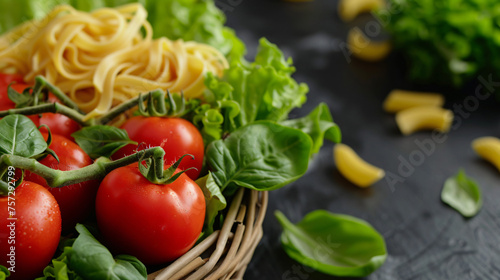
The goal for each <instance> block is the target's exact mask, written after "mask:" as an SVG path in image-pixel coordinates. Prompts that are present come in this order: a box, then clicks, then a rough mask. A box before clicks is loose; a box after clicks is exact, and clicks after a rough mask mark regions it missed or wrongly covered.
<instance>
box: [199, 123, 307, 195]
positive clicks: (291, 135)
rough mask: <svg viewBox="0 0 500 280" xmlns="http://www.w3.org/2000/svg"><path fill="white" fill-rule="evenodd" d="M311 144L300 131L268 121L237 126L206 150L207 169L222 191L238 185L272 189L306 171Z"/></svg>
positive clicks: (231, 189) (228, 192) (293, 179)
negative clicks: (237, 127) (224, 137)
mask: <svg viewBox="0 0 500 280" xmlns="http://www.w3.org/2000/svg"><path fill="white" fill-rule="evenodd" d="M311 147H312V141H311V138H310V137H309V136H308V135H307V134H305V133H304V132H302V131H300V130H298V129H294V128H289V127H286V126H282V125H279V124H276V123H273V122H269V121H258V122H254V123H251V124H249V125H246V126H243V127H240V128H239V129H237V130H235V131H233V133H231V134H230V135H229V136H228V137H227V138H226V139H224V140H222V139H221V140H217V141H214V142H212V143H211V144H210V145H209V146H208V148H207V152H206V159H207V164H208V167H209V169H210V170H211V171H212V176H213V177H214V180H215V182H216V183H217V184H218V185H219V186H221V189H222V191H223V193H224V195H226V194H228V195H230V194H232V193H234V192H235V191H236V190H237V189H238V188H239V187H246V188H250V189H255V190H261V191H263V190H273V189H277V188H280V187H283V186H285V185H287V184H289V183H291V182H293V181H295V180H296V179H298V178H299V177H301V176H302V175H303V174H304V173H305V172H306V171H307V167H308V163H309V156H310V151H311Z"/></svg>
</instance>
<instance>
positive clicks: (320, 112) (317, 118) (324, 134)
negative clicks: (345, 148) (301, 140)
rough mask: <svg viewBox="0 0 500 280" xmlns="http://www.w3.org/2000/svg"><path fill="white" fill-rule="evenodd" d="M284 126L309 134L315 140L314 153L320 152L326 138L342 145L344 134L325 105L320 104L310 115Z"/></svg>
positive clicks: (288, 122) (284, 123)
mask: <svg viewBox="0 0 500 280" xmlns="http://www.w3.org/2000/svg"><path fill="white" fill-rule="evenodd" d="M281 124H282V125H285V126H288V127H293V128H297V129H300V130H302V131H304V132H305V133H307V134H309V136H310V137H311V139H312V140H313V149H312V153H317V152H319V149H320V148H321V146H322V145H323V140H324V138H326V139H328V140H330V141H332V142H335V143H340V141H341V140H342V134H341V132H340V129H339V127H338V125H337V124H335V123H334V122H333V118H332V115H331V114H330V110H329V109H328V105H326V104H325V103H321V104H319V105H318V106H317V107H316V108H315V109H314V110H313V111H312V112H311V113H309V115H307V116H305V117H303V118H299V119H293V120H285V121H283V122H281Z"/></svg>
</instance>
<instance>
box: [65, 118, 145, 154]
mask: <svg viewBox="0 0 500 280" xmlns="http://www.w3.org/2000/svg"><path fill="white" fill-rule="evenodd" d="M71 136H73V138H75V142H76V143H77V144H78V146H80V147H81V148H82V149H83V150H84V151H85V153H87V154H88V155H89V156H90V157H91V158H93V159H96V158H98V157H110V156H112V155H113V154H114V153H115V152H116V151H118V150H119V149H121V148H123V147H124V146H126V145H128V144H136V145H137V142H135V141H132V140H130V138H129V137H128V133H127V131H126V130H124V129H120V128H117V127H114V126H109V125H96V126H88V127H84V128H82V129H81V130H79V131H77V132H75V133H73V134H72V135H71Z"/></svg>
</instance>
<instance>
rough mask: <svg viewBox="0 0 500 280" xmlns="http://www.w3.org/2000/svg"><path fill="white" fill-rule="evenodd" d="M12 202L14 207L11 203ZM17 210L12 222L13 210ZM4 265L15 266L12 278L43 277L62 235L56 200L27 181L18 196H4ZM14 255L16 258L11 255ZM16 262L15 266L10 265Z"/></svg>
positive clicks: (0, 224) (0, 219)
mask: <svg viewBox="0 0 500 280" xmlns="http://www.w3.org/2000/svg"><path fill="white" fill-rule="evenodd" d="M9 203H10V204H9ZM8 206H11V207H12V208H13V209H15V215H14V216H13V217H14V218H16V219H17V220H10V219H9V209H8ZM0 209H1V210H0V264H1V265H3V266H6V267H7V268H9V267H12V265H15V267H14V271H15V272H12V271H11V277H9V278H8V279H23V280H24V279H34V278H36V277H37V276H41V275H42V271H43V269H44V268H45V266H47V265H48V264H49V263H50V261H51V259H52V256H53V255H54V253H55V251H56V249H57V245H58V243H59V238H60V235H61V213H60V212H59V206H58V205H57V202H56V200H55V199H54V197H53V196H52V195H51V194H50V193H49V192H48V191H47V190H46V189H45V188H44V187H42V186H40V185H38V184H35V183H32V182H28V181H24V182H23V183H22V184H21V185H20V186H19V187H17V189H16V190H15V194H14V195H11V196H9V197H6V196H1V197H0ZM12 253H14V255H15V256H14V257H12V256H9V255H8V254H10V255H12ZM11 260H14V262H15V263H8V261H11Z"/></svg>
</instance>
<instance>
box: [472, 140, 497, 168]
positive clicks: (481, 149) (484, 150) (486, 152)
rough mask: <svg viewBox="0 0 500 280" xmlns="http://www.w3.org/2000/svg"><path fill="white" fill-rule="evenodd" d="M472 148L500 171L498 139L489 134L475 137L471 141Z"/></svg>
mask: <svg viewBox="0 0 500 280" xmlns="http://www.w3.org/2000/svg"><path fill="white" fill-rule="evenodd" d="M472 149H474V151H475V152H476V153H477V154H478V155H479V156H480V157H482V158H483V159H485V160H487V161H489V162H491V163H492V164H493V165H494V166H495V167H496V168H497V169H498V170H499V171H500V139H498V138H496V137H491V136H487V137H480V138H477V139H475V140H474V141H472Z"/></svg>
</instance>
